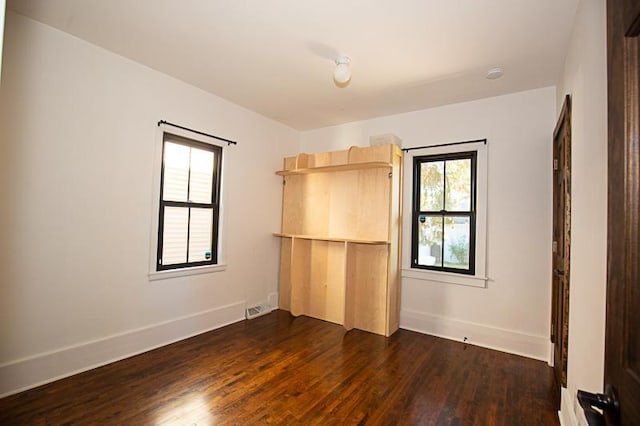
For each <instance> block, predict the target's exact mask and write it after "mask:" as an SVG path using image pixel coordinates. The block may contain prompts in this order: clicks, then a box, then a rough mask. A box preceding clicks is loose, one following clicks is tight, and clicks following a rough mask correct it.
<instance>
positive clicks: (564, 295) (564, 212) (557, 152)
mask: <svg viewBox="0 0 640 426" xmlns="http://www.w3.org/2000/svg"><path fill="white" fill-rule="evenodd" d="M561 144H563V147H562V150H561V149H560V145H561ZM561 172H563V174H562V175H560V176H559V173H561ZM559 179H562V180H563V183H564V185H562V191H563V193H562V194H560V193H559V191H560V188H559V185H558V180H559ZM560 200H562V204H563V206H559V204H560ZM558 223H562V225H563V226H562V230H561V234H562V235H561V236H562V247H559V244H558V240H559V237H560V235H556V234H557V233H558V232H557V229H556V225H557V224H558ZM552 240H553V246H552V263H551V283H552V289H551V296H552V303H551V304H552V306H551V324H550V325H551V342H552V343H553V353H552V355H553V365H554V373H555V377H556V381H557V382H558V383H557V387H558V396H560V394H561V392H560V388H561V387H566V386H567V360H568V355H569V353H568V352H569V347H568V342H569V278H570V272H571V268H570V263H571V256H570V254H571V97H570V95H566V96H565V98H564V102H563V104H562V109H561V111H560V116H559V118H558V121H557V123H556V127H555V129H554V131H553V235H552ZM558 250H562V253H563V258H562V264H558V263H559V262H558V258H557V256H556V253H557V252H558ZM557 403H558V407H559V406H560V398H558V401H557Z"/></svg>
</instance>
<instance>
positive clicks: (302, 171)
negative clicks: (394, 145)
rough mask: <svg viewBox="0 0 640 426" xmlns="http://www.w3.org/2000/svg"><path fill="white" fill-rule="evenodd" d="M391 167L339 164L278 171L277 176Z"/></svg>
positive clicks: (371, 163)
mask: <svg viewBox="0 0 640 426" xmlns="http://www.w3.org/2000/svg"><path fill="white" fill-rule="evenodd" d="M391 167H393V165H392V164H391V163H387V162H384V161H369V162H363V163H349V164H338V165H335V166H320V167H310V168H306V169H292V170H280V171H277V172H276V174H277V175H278V176H289V175H308V174H311V173H329V172H345V171H349V170H364V169H380V168H389V169H390V168H391Z"/></svg>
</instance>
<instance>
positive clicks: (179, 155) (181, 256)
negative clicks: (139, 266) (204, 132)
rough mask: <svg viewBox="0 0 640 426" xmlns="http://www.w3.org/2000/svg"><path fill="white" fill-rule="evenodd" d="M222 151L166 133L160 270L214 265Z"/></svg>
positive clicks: (159, 234)
mask: <svg viewBox="0 0 640 426" xmlns="http://www.w3.org/2000/svg"><path fill="white" fill-rule="evenodd" d="M221 159H222V149H221V148H220V147H218V146H215V145H209V144H205V143H202V142H198V141H195V140H192V139H188V138H183V137H180V136H176V135H172V134H170V133H165V134H164V137H163V149H162V177H161V181H160V219H159V222H158V223H159V227H158V228H159V229H158V262H157V268H156V269H157V270H158V271H160V270H166V269H176V268H184V267H189V266H202V265H212V264H216V263H217V260H218V253H217V247H218V216H219V193H220V165H221Z"/></svg>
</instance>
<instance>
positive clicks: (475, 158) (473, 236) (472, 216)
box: [411, 151, 478, 275]
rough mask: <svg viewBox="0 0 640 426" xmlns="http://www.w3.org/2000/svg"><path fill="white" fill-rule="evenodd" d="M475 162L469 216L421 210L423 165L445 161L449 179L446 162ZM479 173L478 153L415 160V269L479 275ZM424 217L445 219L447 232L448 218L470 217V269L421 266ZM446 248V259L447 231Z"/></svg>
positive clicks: (413, 208) (412, 248)
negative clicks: (420, 251) (420, 230)
mask: <svg viewBox="0 0 640 426" xmlns="http://www.w3.org/2000/svg"><path fill="white" fill-rule="evenodd" d="M461 159H470V160H471V206H470V209H469V211H468V212H463V211H448V210H445V209H444V207H446V205H443V209H442V210H439V211H435V210H434V211H432V210H424V211H422V210H420V194H421V192H420V187H421V182H420V171H421V165H422V164H424V163H430V162H436V161H444V162H445V170H444V172H443V173H444V176H446V161H448V160H461ZM477 169H478V152H477V151H465V152H454V153H448V154H433V155H421V156H416V157H414V158H413V206H412V213H413V214H412V220H413V222H412V224H411V268H415V269H426V270H432V271H441V272H452V273H456V274H463V275H475V271H476V232H477V229H476V215H477V200H476V198H477V173H478V171H477ZM443 194H445V195H444V196H445V199H446V180H445V181H444V191H443ZM421 215H426V216H436V217H438V216H440V217H442V226H443V228H444V222H445V220H444V219H445V218H446V217H468V218H469V269H460V268H451V267H446V266H444V260H443V262H442V266H435V265H421V264H419V263H418V234H419V230H418V226H417V225H418V221H419V218H420V216H421ZM442 239H443V241H442V247H443V256H444V229H443V233H442Z"/></svg>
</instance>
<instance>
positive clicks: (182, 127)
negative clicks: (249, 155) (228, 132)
mask: <svg viewBox="0 0 640 426" xmlns="http://www.w3.org/2000/svg"><path fill="white" fill-rule="evenodd" d="M161 124H166V125H167V126H173V127H177V128H178V129H182V130H186V131H188V132H193V133H197V134H199V135H202V136H209V137H210V138H214V139H218V140H219V141H223V142H226V143H227V145H231V144H233V145H237V144H238V142H234V141H232V140H229V139H225V138H221V137H220V136H215V135H211V134H209V133H205V132H201V131H198V130H193V129H190V128H188V127H184V126H180V125H178V124H173V123H169V122H168V121H165V120H160V121H158V127H159V126H160V125H161Z"/></svg>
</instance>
